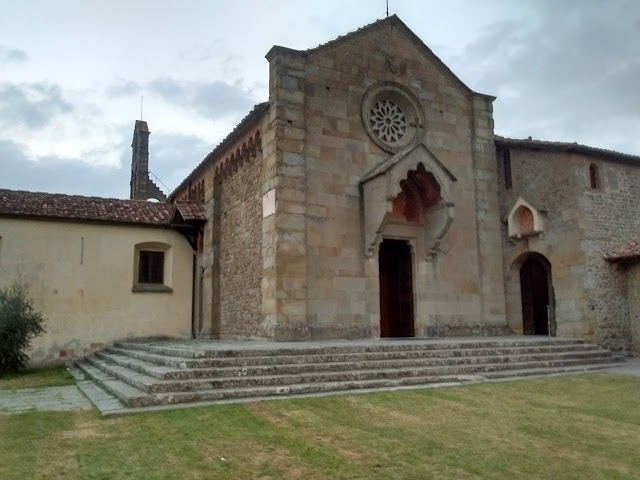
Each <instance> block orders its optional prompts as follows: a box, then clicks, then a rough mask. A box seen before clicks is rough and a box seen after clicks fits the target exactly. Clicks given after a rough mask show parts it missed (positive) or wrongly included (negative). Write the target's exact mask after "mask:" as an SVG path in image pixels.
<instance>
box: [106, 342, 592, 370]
mask: <svg viewBox="0 0 640 480" xmlns="http://www.w3.org/2000/svg"><path fill="white" fill-rule="evenodd" d="M595 348H596V350H597V347H595ZM593 350H594V346H593V345H588V344H568V345H541V346H529V345H527V346H523V347H520V350H518V351H519V352H520V353H522V354H537V353H540V354H542V353H569V352H591V351H593ZM510 351H511V349H510V348H504V347H503V348H499V347H498V348H495V347H494V348H453V349H430V350H424V349H418V350H391V351H388V350H383V351H368V352H357V353H327V354H308V353H305V354H300V353H298V354H296V355H284V354H283V355H277V356H276V355H269V356H246V357H241V356H234V357H217V358H186V357H183V356H171V355H163V354H158V353H150V352H149V351H147V350H139V349H135V345H134V346H132V348H131V349H130V348H119V347H111V348H107V349H106V350H105V352H106V353H113V354H116V355H124V356H128V357H131V358H135V359H138V360H143V361H146V362H149V363H153V364H157V365H165V366H169V367H173V368H176V369H187V368H223V367H241V366H242V367H245V366H251V365H256V364H259V365H284V364H286V365H290V364H296V363H341V362H364V361H369V360H396V359H398V360H400V359H419V358H437V357H442V358H452V357H466V356H469V357H481V356H485V355H504V354H506V353H509V352H510ZM600 351H601V350H600Z"/></svg>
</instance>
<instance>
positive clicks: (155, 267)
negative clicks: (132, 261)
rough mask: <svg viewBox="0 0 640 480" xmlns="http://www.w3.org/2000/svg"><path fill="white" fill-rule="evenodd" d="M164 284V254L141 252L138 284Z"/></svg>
mask: <svg viewBox="0 0 640 480" xmlns="http://www.w3.org/2000/svg"><path fill="white" fill-rule="evenodd" d="M163 282H164V252H151V251H148V250H140V264H139V265H138V283H163Z"/></svg>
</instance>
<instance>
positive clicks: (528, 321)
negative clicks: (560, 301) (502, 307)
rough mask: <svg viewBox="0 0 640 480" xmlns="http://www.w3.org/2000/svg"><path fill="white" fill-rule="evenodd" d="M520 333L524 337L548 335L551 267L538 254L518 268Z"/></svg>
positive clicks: (550, 309) (550, 313) (550, 308)
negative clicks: (520, 305) (520, 311)
mask: <svg viewBox="0 0 640 480" xmlns="http://www.w3.org/2000/svg"><path fill="white" fill-rule="evenodd" d="M520 291H521V295H522V331H523V333H524V334H525V335H549V326H550V323H551V322H550V320H552V317H553V312H552V310H553V304H552V302H551V300H552V288H551V265H550V264H549V261H548V260H547V259H546V258H544V257H543V256H542V255H539V254H531V255H530V256H529V257H527V259H526V260H525V262H524V263H523V264H522V267H520Z"/></svg>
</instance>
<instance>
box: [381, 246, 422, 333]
mask: <svg viewBox="0 0 640 480" xmlns="http://www.w3.org/2000/svg"><path fill="white" fill-rule="evenodd" d="M411 258H412V256H411V246H410V245H409V242H408V241H406V240H392V239H387V238H385V239H384V240H383V241H382V243H381V244H380V250H379V258H378V260H379V261H378V266H379V273H380V337H413V336H414V335H415V330H414V306H413V268H412V263H413V262H412V259H411Z"/></svg>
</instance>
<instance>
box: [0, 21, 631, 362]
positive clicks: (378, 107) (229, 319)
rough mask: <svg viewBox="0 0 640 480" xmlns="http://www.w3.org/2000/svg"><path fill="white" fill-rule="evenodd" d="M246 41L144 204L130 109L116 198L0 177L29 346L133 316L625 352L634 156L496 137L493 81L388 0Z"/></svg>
mask: <svg viewBox="0 0 640 480" xmlns="http://www.w3.org/2000/svg"><path fill="white" fill-rule="evenodd" d="M266 58H267V61H268V62H269V99H268V101H266V102H264V103H261V104H258V105H256V106H255V107H254V108H253V109H252V110H251V112H249V114H248V115H247V116H246V117H245V118H244V119H243V120H242V121H241V122H240V123H239V124H238V125H237V126H236V128H235V129H234V130H233V131H232V132H231V133H230V134H229V135H228V136H227V137H226V138H225V139H224V140H223V141H222V142H221V143H220V144H219V145H218V146H217V147H215V148H214V150H213V151H212V152H211V153H210V154H209V155H207V156H206V157H205V158H204V159H203V160H202V161H201V162H200V164H199V165H198V166H197V167H196V168H195V169H194V170H193V172H192V173H191V174H190V175H189V176H188V177H187V178H186V179H184V181H183V182H182V183H181V184H180V185H179V186H178V187H177V188H176V189H175V190H174V191H173V192H172V193H171V194H170V195H169V196H168V199H167V200H166V202H165V201H164V200H165V198H164V196H163V194H162V192H161V191H160V190H159V189H158V188H157V187H156V186H155V185H154V184H153V183H152V182H151V181H150V180H149V176H148V163H149V129H148V126H147V124H146V122H142V121H137V122H136V124H135V129H134V137H133V145H132V147H133V157H132V158H133V159H132V178H131V197H132V200H112V199H96V198H88V197H70V196H65V195H51V194H41V193H29V192H16V191H10V190H0V272H2V274H1V275H0V283H1V284H6V283H8V282H9V281H10V280H11V279H12V278H14V277H15V276H16V275H17V274H18V272H22V275H23V276H25V275H26V277H27V279H29V280H31V281H33V282H35V283H36V285H38V287H37V288H36V289H35V290H34V295H35V298H36V303H37V305H38V307H39V308H41V309H42V310H43V312H44V313H45V316H47V317H48V318H49V319H50V320H49V323H48V325H47V328H48V330H50V331H52V332H55V333H53V334H50V335H49V334H48V335H47V336H45V337H43V338H41V339H38V341H37V342H38V345H36V352H40V353H39V355H38V356H37V357H38V358H41V359H53V358H54V357H56V355H60V352H64V354H65V355H67V354H69V355H82V354H84V353H86V352H87V351H90V350H91V349H92V348H95V347H96V345H102V344H105V343H109V342H112V341H114V340H117V339H119V338H125V337H134V336H182V337H189V336H194V337H198V338H220V339H247V340H254V339H262V340H274V341H284V340H298V341H305V340H316V339H355V338H378V337H434V336H461V335H464V336H468V335H481V336H489V335H510V334H523V333H524V334H531V335H548V334H551V335H556V336H572V337H581V338H588V339H591V340H595V341H597V342H598V343H600V344H601V345H603V346H605V347H608V348H610V349H612V350H615V351H622V352H626V353H636V354H638V353H640V242H638V239H640V213H639V212H638V210H637V208H636V205H637V204H638V202H639V201H640V157H636V156H633V155H627V154H623V153H618V152H613V151H608V150H602V149H598V148H593V147H588V146H584V145H578V144H575V143H556V142H546V141H540V140H532V139H524V140H521V139H510V138H503V137H499V136H496V135H495V134H494V122H493V114H492V102H493V101H494V100H495V97H492V96H490V95H486V94H482V93H478V92H474V91H473V90H471V89H470V88H469V87H468V86H466V85H465V84H464V83H463V82H462V81H461V80H460V79H459V78H458V77H456V76H455V74H454V73H453V72H451V71H450V70H449V68H448V67H447V66H446V65H444V64H443V63H442V61H441V60H440V59H439V58H438V57H437V56H436V55H435V54H434V53H433V52H432V51H431V50H430V49H429V48H428V47H427V46H426V45H425V44H424V43H423V42H422V41H421V40H420V39H419V38H418V37H417V36H416V35H415V34H414V33H413V32H412V31H411V30H410V29H409V28H408V27H407V26H406V25H405V24H404V23H403V22H402V21H401V20H400V19H399V18H398V17H396V16H391V17H388V18H386V19H383V20H380V21H377V22H375V23H373V24H370V25H368V26H366V27H363V28H361V29H359V30H357V31H355V32H353V33H350V34H348V35H345V36H343V37H339V38H338V39H336V40H333V41H331V42H329V43H326V44H324V45H321V46H319V47H316V48H314V49H311V50H305V51H299V50H292V49H289V48H285V47H279V46H275V47H273V48H272V49H271V50H269V52H268V53H267V55H266ZM151 161H153V159H151ZM185 161H192V159H185ZM21 196H22V197H21ZM23 197H24V200H19V199H20V198H23ZM148 198H156V199H158V200H162V202H161V203H150V202H146V201H144V200H146V199H148ZM38 202H40V203H38ZM42 202H44V204H43V203H42ZM86 202H89V204H90V205H93V207H91V208H93V209H91V208H90V205H89V204H86ZM25 205H39V207H37V208H36V207H34V208H26V207H25ZM69 205H74V207H73V208H71V207H70V206H69ZM87 209H89V210H87ZM87 211H89V213H86V212H87ZM115 211H118V212H120V213H118V214H117V215H116V214H114V213H113V212H115ZM82 212H85V213H84V214H83V213H82ZM61 224H64V225H69V227H66V226H65V227H64V228H60V225H61ZM72 225H73V226H72ZM52 239H53V240H52ZM116 246H117V248H116ZM34 252H39V253H38V255H34ZM81 252H84V253H81ZM90 287H91V288H90ZM54 290H55V293H52V291H54ZM114 319H116V320H114Z"/></svg>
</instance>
